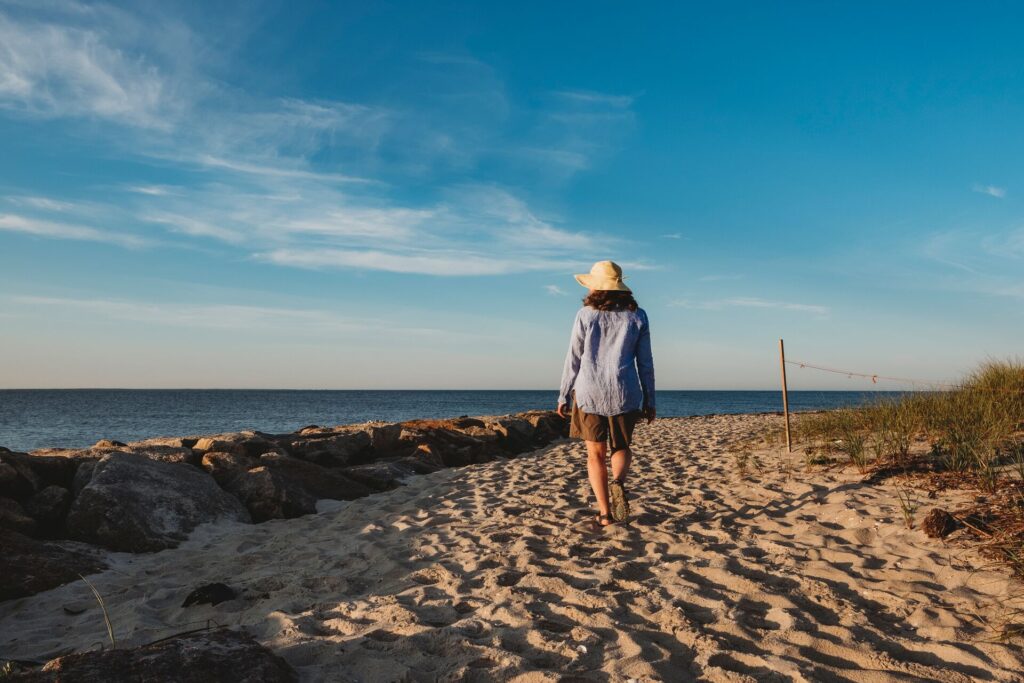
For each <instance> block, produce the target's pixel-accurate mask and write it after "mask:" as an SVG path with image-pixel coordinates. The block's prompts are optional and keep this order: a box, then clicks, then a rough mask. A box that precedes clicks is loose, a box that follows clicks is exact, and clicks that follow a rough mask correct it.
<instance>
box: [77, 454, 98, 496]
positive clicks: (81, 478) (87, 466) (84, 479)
mask: <svg viewBox="0 0 1024 683" xmlns="http://www.w3.org/2000/svg"><path fill="white" fill-rule="evenodd" d="M97 462H98V461H96V460H87V461H86V462H83V463H82V464H80V465H79V466H78V470H77V471H76V472H75V478H74V479H72V480H71V496H72V498H77V497H78V494H79V493H81V492H82V489H84V488H85V486H86V484H88V483H89V481H90V480H91V479H92V473H93V470H95V469H96V463H97Z"/></svg>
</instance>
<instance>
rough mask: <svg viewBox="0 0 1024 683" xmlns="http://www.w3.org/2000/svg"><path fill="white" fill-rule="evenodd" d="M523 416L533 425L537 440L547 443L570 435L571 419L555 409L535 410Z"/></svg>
mask: <svg viewBox="0 0 1024 683" xmlns="http://www.w3.org/2000/svg"><path fill="white" fill-rule="evenodd" d="M521 417H522V418H523V419H524V420H526V421H527V422H529V423H530V424H531V425H533V430H534V440H535V441H542V442H544V443H547V442H550V441H554V440H555V439H560V438H563V437H568V436H569V421H568V420H566V419H565V418H562V417H559V416H558V413H556V412H555V411H553V410H533V411H530V412H526V413H522V415H521Z"/></svg>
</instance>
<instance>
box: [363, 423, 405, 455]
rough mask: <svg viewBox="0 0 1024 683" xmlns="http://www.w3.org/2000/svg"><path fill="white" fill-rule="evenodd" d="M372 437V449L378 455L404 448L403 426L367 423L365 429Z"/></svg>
mask: <svg viewBox="0 0 1024 683" xmlns="http://www.w3.org/2000/svg"><path fill="white" fill-rule="evenodd" d="M363 429H364V431H365V432H366V433H367V434H369V435H370V447H371V448H373V452H374V453H375V454H376V455H380V454H382V453H390V452H392V451H395V450H397V449H399V448H401V447H402V442H401V439H402V425H400V424H388V423H386V422H382V423H379V424H378V423H373V422H371V423H367V424H366V426H365V427H363Z"/></svg>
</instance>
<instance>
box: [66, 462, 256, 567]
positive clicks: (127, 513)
mask: <svg viewBox="0 0 1024 683" xmlns="http://www.w3.org/2000/svg"><path fill="white" fill-rule="evenodd" d="M221 519H229V520H236V521H246V522H247V521H249V515H248V513H247V512H246V511H245V509H244V508H243V507H242V505H241V504H240V503H239V502H238V501H237V500H236V499H235V498H233V497H232V496H230V495H228V494H227V493H225V492H224V491H222V490H221V489H220V488H219V487H218V486H217V484H216V483H215V482H214V481H213V478H212V477H210V476H209V475H208V474H206V473H205V472H202V471H200V470H198V469H196V468H194V467H191V466H189V465H182V464H175V463H166V462H160V461H157V460H149V459H147V458H138V457H135V456H133V455H129V454H125V453H111V454H110V455H108V456H106V457H105V458H103V459H102V460H100V461H99V462H98V463H96V466H95V468H94V470H93V473H92V478H91V479H90V480H89V482H88V483H87V484H86V485H85V486H84V488H82V490H81V492H80V493H79V494H78V495H77V497H76V498H75V501H74V503H73V504H72V506H71V511H70V513H68V518H67V530H68V534H69V535H70V536H71V537H72V538H74V539H77V540H81V541H86V542H89V543H96V544H97V545H101V546H103V547H106V548H110V549H111V550H120V551H126V552H147V551H156V550H162V549H164V548H172V547H174V546H176V545H177V544H178V543H179V542H181V541H183V540H184V539H185V538H186V537H187V536H188V534H189V532H191V531H192V530H193V529H194V528H195V527H197V526H199V525H200V524H202V523H204V522H214V521H217V520H221Z"/></svg>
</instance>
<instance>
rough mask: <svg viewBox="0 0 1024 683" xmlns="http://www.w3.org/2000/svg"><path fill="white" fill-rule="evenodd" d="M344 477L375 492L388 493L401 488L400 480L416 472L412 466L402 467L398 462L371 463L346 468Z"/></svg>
mask: <svg viewBox="0 0 1024 683" xmlns="http://www.w3.org/2000/svg"><path fill="white" fill-rule="evenodd" d="M342 471H343V472H344V473H345V476H347V477H349V478H351V479H355V480H356V481H358V482H360V483H362V484H366V485H367V486H369V487H370V488H372V489H375V490H377V491H390V490H391V489H396V488H398V487H399V486H402V484H403V482H402V480H403V479H405V478H406V477H409V476H411V475H412V474H414V473H415V472H416V468H415V467H412V466H405V467H403V466H402V465H401V464H399V463H398V462H372V463H369V464H366V465H356V466H354V467H346V468H344V470H342Z"/></svg>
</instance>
